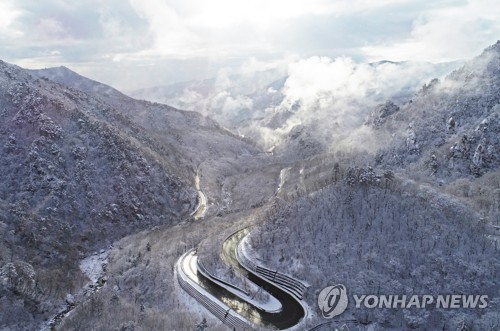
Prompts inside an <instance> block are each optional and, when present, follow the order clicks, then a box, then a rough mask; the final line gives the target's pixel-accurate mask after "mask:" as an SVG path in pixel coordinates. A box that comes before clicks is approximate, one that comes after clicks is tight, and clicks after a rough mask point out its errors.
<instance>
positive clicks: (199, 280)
mask: <svg viewBox="0 0 500 331" xmlns="http://www.w3.org/2000/svg"><path fill="white" fill-rule="evenodd" d="M246 231H247V230H246V229H244V230H242V231H239V232H237V233H236V234H235V235H233V236H231V237H230V238H228V240H227V241H226V242H225V243H224V251H223V256H224V257H223V258H224V260H225V261H226V260H227V261H229V264H230V265H232V266H233V268H235V269H236V268H238V270H241V271H244V272H245V274H248V279H249V280H250V281H252V282H254V283H255V284H257V285H258V286H260V287H262V288H263V289H265V290H266V291H268V292H269V293H270V294H271V295H272V296H274V297H275V298H276V299H277V300H278V301H279V302H280V303H281V305H282V307H283V309H282V311H280V312H278V313H268V312H264V311H262V310H260V309H258V308H256V307H255V306H253V305H252V304H250V303H248V302H245V301H243V300H242V299H240V298H238V297H236V296H235V295H233V294H232V293H230V292H228V291H227V290H226V289H224V288H223V287H221V286H219V285H218V284H216V283H214V282H212V281H211V280H210V279H207V278H205V277H204V276H203V275H202V274H201V273H199V272H198V269H197V259H198V256H197V254H196V252H194V251H193V252H191V253H190V254H187V255H185V256H184V257H183V258H184V260H183V261H180V265H181V266H182V271H184V273H185V274H186V275H187V276H188V277H189V278H190V279H191V280H192V281H193V282H195V283H196V284H198V285H200V286H201V287H202V288H203V289H205V290H206V291H207V292H209V293H210V294H212V295H213V296H215V297H216V298H218V299H219V300H220V301H222V302H224V303H225V304H226V305H228V306H229V307H231V308H232V309H233V310H234V311H236V312H237V313H238V314H240V315H241V316H243V317H244V318H245V319H247V320H248V321H251V322H252V323H254V324H256V325H259V326H262V327H269V328H278V329H280V330H284V329H288V328H290V327H292V326H295V325H296V324H298V323H299V322H300V321H301V320H302V319H303V318H304V316H305V311H304V308H303V307H302V305H301V304H300V303H299V302H298V301H297V299H295V297H293V296H292V295H291V294H289V293H288V292H286V291H284V290H282V289H280V288H278V287H276V286H275V285H273V284H271V283H269V282H268V281H266V280H264V279H262V278H260V277H258V276H256V275H254V274H253V273H251V272H249V271H248V270H246V269H244V267H243V266H241V265H240V264H239V262H238V260H237V258H236V247H237V245H238V243H239V241H240V240H241V239H242V238H243V237H244V236H245V235H246V234H247V232H246Z"/></svg>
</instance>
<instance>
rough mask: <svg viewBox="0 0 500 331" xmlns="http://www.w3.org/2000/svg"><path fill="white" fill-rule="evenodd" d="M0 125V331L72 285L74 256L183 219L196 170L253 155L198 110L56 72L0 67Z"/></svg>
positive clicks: (78, 281)
mask: <svg viewBox="0 0 500 331" xmlns="http://www.w3.org/2000/svg"><path fill="white" fill-rule="evenodd" d="M38 77H41V78H38ZM0 117H1V121H0V173H1V175H0V183H1V185H0V233H1V238H2V240H1V242H0V294H1V295H0V307H1V309H0V321H1V323H0V329H2V328H4V327H7V328H8V329H9V330H25V329H33V327H34V325H36V324H37V323H39V322H41V321H42V320H43V319H46V318H48V317H49V316H51V314H54V313H55V312H54V309H55V308H56V307H57V306H58V305H59V304H60V302H61V298H64V297H65V295H66V293H72V292H73V293H74V291H75V290H76V289H78V288H80V287H81V285H82V282H83V281H84V279H83V277H82V274H81V273H80V270H79V268H78V262H79V257H80V256H81V255H87V254H89V253H90V252H92V251H94V250H99V249H101V248H105V247H107V246H108V245H109V244H111V243H113V242H114V241H116V240H117V239H119V238H121V237H123V236H125V235H128V234H130V233H134V232H137V231H139V230H141V229H145V228H151V227H153V226H155V225H162V224H175V223H179V222H180V221H182V220H183V219H185V218H187V217H189V214H190V213H191V212H192V211H193V210H194V208H195V205H196V203H197V201H196V190H195V188H194V187H193V185H192V183H193V181H194V176H195V173H196V169H197V167H198V165H199V164H200V163H201V162H202V161H204V160H207V159H209V158H218V157H224V156H225V157H229V156H236V155H242V154H248V155H250V154H252V153H256V152H257V149H256V148H255V147H254V146H253V145H251V144H249V143H248V142H245V141H243V140H241V139H240V138H238V137H235V136H234V135H232V134H230V133H229V132H227V131H225V130H224V129H221V128H220V127H219V126H218V124H216V123H215V122H214V121H212V120H210V119H208V118H206V117H204V116H202V115H200V114H198V113H195V112H185V111H180V110H177V109H174V108H171V107H168V106H164V105H159V104H152V103H149V102H144V101H137V100H134V99H131V98H130V97H127V96H125V95H124V94H122V93H120V92H118V91H116V90H114V89H112V88H110V87H108V86H106V85H104V84H101V83H98V82H95V81H92V80H89V79H87V78H85V77H82V76H80V75H78V74H76V73H74V72H72V71H70V70H69V69H67V68H64V67H60V68H54V69H46V70H41V71H29V70H24V69H22V68H19V67H17V66H14V65H10V64H8V63H5V62H0Z"/></svg>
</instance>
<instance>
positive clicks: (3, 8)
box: [0, 1, 22, 40]
mask: <svg viewBox="0 0 500 331" xmlns="http://www.w3.org/2000/svg"><path fill="white" fill-rule="evenodd" d="M19 15H20V11H19V10H17V9H16V8H15V7H14V5H13V4H12V3H11V2H9V1H2V2H0V40H1V39H4V38H5V39H11V38H19V37H21V36H22V32H21V31H19V30H18V29H16V28H15V27H14V26H13V23H14V22H15V21H16V19H17V17H18V16H19Z"/></svg>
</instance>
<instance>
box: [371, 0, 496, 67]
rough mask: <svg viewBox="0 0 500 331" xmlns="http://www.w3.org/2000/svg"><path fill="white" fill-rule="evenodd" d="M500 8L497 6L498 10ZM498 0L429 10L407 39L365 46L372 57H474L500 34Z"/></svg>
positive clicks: (376, 58) (436, 59)
mask: <svg viewBox="0 0 500 331" xmlns="http://www.w3.org/2000/svg"><path fill="white" fill-rule="evenodd" d="M495 9H497V10H495ZM498 9H499V7H498V1H497V0H469V1H468V2H466V3H458V4H455V5H450V6H447V7H444V8H438V9H433V10H429V11H427V12H425V13H423V14H421V15H420V16H419V17H417V18H416V19H415V20H414V23H413V29H412V31H411V35H410V36H408V38H406V39H405V40H399V41H395V42H392V43H383V44H379V45H369V46H366V47H363V48H362V50H363V51H364V52H365V54H366V55H367V57H368V58H369V59H371V60H382V59H391V60H396V61H398V60H419V61H436V62H440V61H451V60H457V59H464V58H470V57H473V56H475V55H477V54H478V53H480V52H481V50H482V49H483V48H485V47H486V46H488V45H490V44H491V43H492V42H494V41H495V38H499V36H500V10H498Z"/></svg>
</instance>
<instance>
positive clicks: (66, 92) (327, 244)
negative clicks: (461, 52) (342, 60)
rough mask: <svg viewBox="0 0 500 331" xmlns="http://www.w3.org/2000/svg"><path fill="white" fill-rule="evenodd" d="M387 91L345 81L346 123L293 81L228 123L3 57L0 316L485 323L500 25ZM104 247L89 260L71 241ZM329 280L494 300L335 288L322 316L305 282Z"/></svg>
mask: <svg viewBox="0 0 500 331" xmlns="http://www.w3.org/2000/svg"><path fill="white" fill-rule="evenodd" d="M273 79H274V77H273ZM207 84H208V82H207ZM265 87H266V90H267V88H268V86H267V85H265ZM255 93H257V92H255ZM363 97H364V96H363ZM383 97H384V98H385V97H387V98H388V99H389V101H386V100H384V102H383V103H378V104H377V103H376V101H379V100H378V97H376V98H375V97H374V98H373V99H372V98H371V96H370V97H367V99H369V102H367V103H366V104H365V103H361V102H360V101H359V102H358V100H356V99H352V100H350V103H349V105H348V106H349V107H358V108H356V110H353V114H356V119H355V120H354V119H353V120H352V121H349V123H347V122H344V123H340V122H335V121H336V120H337V119H338V118H340V117H338V118H337V117H334V118H330V119H328V120H327V118H325V117H324V116H323V115H325V114H324V111H325V109H326V108H328V107H325V109H323V108H322V107H323V106H324V105H323V106H321V105H317V108H314V109H315V110H314V111H315V114H316V115H318V116H317V117H314V116H310V117H309V116H308V117H307V118H304V112H305V108H306V106H305V104H304V102H305V101H306V100H305V99H301V101H300V100H295V101H297V102H296V103H294V101H293V100H289V101H290V102H291V103H292V104H296V105H297V106H296V109H294V108H293V107H291V108H290V109H286V110H283V111H282V112H274V113H269V112H267V113H265V114H260V115H262V116H263V117H259V118H258V119H257V120H255V119H252V120H251V122H253V124H252V125H251V126H249V127H247V125H248V123H249V122H244V124H242V125H241V127H239V128H238V126H237V125H236V126H233V127H231V128H230V129H225V128H224V127H222V126H221V125H220V124H218V123H217V122H216V121H214V120H212V119H211V118H210V117H208V116H205V115H202V114H200V113H197V112H195V111H184V110H179V109H176V108H173V107H171V106H167V105H162V104H159V103H154V102H149V101H144V100H136V99H133V98H130V97H128V96H126V95H125V94H122V93H121V92H119V91H117V90H115V89H113V88H111V87H109V86H106V85H104V84H101V83H98V82H95V81H92V80H90V79H87V78H85V77H83V76H80V75H78V74H76V73H74V72H72V71H71V70H69V69H67V68H65V67H58V68H51V69H44V70H35V71H33V70H25V69H22V68H20V67H17V66H15V65H11V64H8V63H5V62H0V118H1V124H0V146H2V147H1V159H0V173H1V183H2V185H1V187H0V234H1V235H2V237H1V238H2V241H1V242H0V248H1V250H0V308H1V309H0V321H1V323H0V330H26V329H33V330H35V329H36V330H46V329H54V330H128V331H131V330H166V329H168V330H193V329H195V328H196V327H197V325H200V324H203V322H202V321H203V320H205V322H206V324H207V325H208V330H228V329H230V330H232V329H233V328H235V329H237V330H244V329H248V330H253V329H258V330H260V329H262V330H272V329H275V328H277V329H280V330H284V329H290V330H329V329H330V328H331V327H332V325H335V326H338V327H343V326H342V325H343V324H345V325H346V327H347V328H351V329H353V330H374V329H376V330H379V329H443V330H451V329H457V328H458V327H460V326H461V325H462V326H464V325H467V327H468V328H470V329H474V330H483V329H487V328H489V327H490V328H491V329H492V330H493V329H494V327H495V325H500V324H498V323H497V322H498V321H500V314H499V305H500V299H499V298H500V284H499V283H498V279H499V278H500V274H499V272H500V259H499V255H498V250H499V241H500V237H499V236H498V234H497V231H496V229H497V228H498V227H499V226H500V223H499V222H500V218H499V215H500V214H499V201H500V199H499V198H500V197H499V192H500V191H499V190H500V176H499V169H498V167H499V164H500V159H499V157H498V155H499V153H498V152H499V148H500V140H499V134H498V133H499V132H500V106H499V105H500V42H497V43H496V44H494V45H492V46H490V47H488V48H487V49H486V50H484V52H483V53H482V54H480V55H479V56H477V57H476V58H474V59H473V60H470V61H468V62H467V63H465V64H464V65H463V66H462V67H460V68H459V69H457V70H455V71H453V72H451V73H450V74H449V75H447V76H446V77H445V78H443V79H441V80H432V81H430V82H429V83H428V84H425V85H424V86H423V87H421V88H419V89H418V90H416V91H415V92H414V93H413V94H411V93H406V94H400V93H396V94H395V95H391V96H386V95H383ZM391 98H392V99H393V100H394V102H393V101H390V100H391ZM285 99H286V98H285ZM285 99H284V100H285ZM299 101H300V102H299ZM260 102H262V103H265V102H270V104H268V106H270V105H275V103H276V100H272V101H266V100H265V99H262V100H260ZM329 106H332V105H329ZM333 106H335V107H336V106H339V104H338V103H337V101H335V102H334V103H333ZM333 106H332V107H333ZM260 115H259V116H260ZM336 116H337V115H336ZM346 116H347V115H346ZM347 117H349V116H347ZM353 117H354V115H353ZM349 118H350V117H349ZM302 119H304V120H302ZM306 119H307V120H306ZM247 120H249V119H247ZM254 120H255V121H254ZM249 121H250V120H249ZM256 123H260V124H256ZM263 123H264V124H263ZM226 124H228V123H224V125H226ZM233 124H234V123H233ZM259 125H260V126H259ZM239 129H241V130H242V131H245V132H246V133H247V134H246V135H245V137H243V136H241V135H239V134H236V133H234V132H239ZM271 131H272V132H273V137H271V138H269V137H267V136H266V134H268V133H269V132H271ZM268 138H269V139H268ZM269 143H272V144H273V145H272V146H273V152H272V153H269V152H266V151H268V149H269V147H270V146H269ZM274 146H276V147H274ZM104 253H105V255H106V258H105V259H104V258H103V259H102V262H101V260H99V262H96V263H98V264H101V267H102V273H101V274H100V276H99V277H97V278H98V279H90V278H89V276H88V274H86V273H85V272H84V271H83V270H81V266H80V265H81V263H82V260H85V259H89V258H91V257H92V256H97V255H99V254H104ZM89 282H90V283H89ZM89 284H90V285H89ZM333 284H344V285H345V286H346V287H347V288H348V289H349V291H352V293H361V294H377V295H378V294H404V295H409V296H410V295H413V294H425V293H427V292H429V293H432V294H442V293H460V294H461V293H465V294H476V293H477V294H487V295H488V297H489V302H488V305H487V307H486V308H485V309H479V310H468V309H465V308H461V309H454V310H446V309H435V310H430V309H420V310H419V309H405V310H389V309H386V310H384V309H368V308H366V309H363V308H361V309H358V308H356V307H355V302H354V301H350V302H349V304H348V305H347V310H346V312H344V313H343V315H341V316H339V317H336V318H335V319H334V320H332V322H331V323H330V322H328V321H326V319H325V317H324V314H323V315H322V311H321V309H320V308H319V307H318V301H317V300H318V295H319V293H320V292H321V290H322V288H324V287H326V286H328V285H333ZM426 291H427V292H426ZM75 298H76V300H74V299H75ZM61 307H63V312H62V313H61ZM66 307H71V309H67V308H66ZM323 313H324V312H323ZM57 315H59V318H57V322H54V318H55V316H57ZM495 323H497V324H495ZM462 330H464V329H462Z"/></svg>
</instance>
